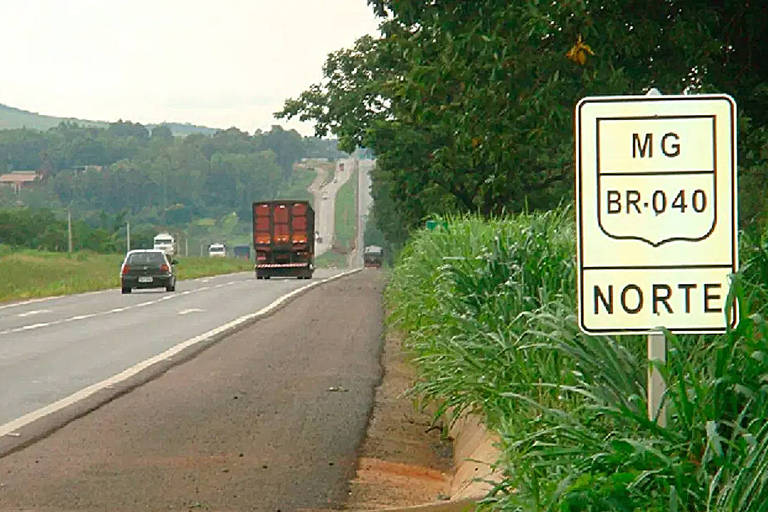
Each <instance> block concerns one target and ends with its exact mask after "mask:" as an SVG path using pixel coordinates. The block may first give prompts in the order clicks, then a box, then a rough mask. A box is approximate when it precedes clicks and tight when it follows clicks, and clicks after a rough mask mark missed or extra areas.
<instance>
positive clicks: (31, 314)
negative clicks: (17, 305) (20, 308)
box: [16, 309, 51, 318]
mask: <svg viewBox="0 0 768 512" xmlns="http://www.w3.org/2000/svg"><path fill="white" fill-rule="evenodd" d="M50 312H51V310H50V309H35V310H34V311H27V312H26V313H19V314H18V315H16V316H18V317H20V318H25V317H28V316H34V315H40V314H43V313H50Z"/></svg>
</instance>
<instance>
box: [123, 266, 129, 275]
mask: <svg viewBox="0 0 768 512" xmlns="http://www.w3.org/2000/svg"><path fill="white" fill-rule="evenodd" d="M129 270H130V268H129V267H128V265H123V275H125V274H127V273H128V271H129Z"/></svg>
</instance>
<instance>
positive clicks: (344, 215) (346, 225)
mask: <svg viewBox="0 0 768 512" xmlns="http://www.w3.org/2000/svg"><path fill="white" fill-rule="evenodd" d="M334 203H335V211H334V231H335V238H334V247H337V248H339V249H341V250H343V251H345V252H347V251H348V250H350V249H352V248H354V246H355V241H356V239H355V236H356V234H357V173H352V176H351V177H350V178H349V180H347V182H346V183H344V184H343V185H342V186H341V187H340V188H339V190H338V192H336V200H335V201H334Z"/></svg>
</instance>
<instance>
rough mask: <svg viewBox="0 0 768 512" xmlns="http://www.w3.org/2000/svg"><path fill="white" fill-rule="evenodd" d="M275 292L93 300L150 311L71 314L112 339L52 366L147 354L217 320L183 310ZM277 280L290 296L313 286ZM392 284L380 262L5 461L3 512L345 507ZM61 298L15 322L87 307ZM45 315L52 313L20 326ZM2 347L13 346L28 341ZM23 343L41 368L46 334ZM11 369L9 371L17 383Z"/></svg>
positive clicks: (236, 285) (247, 285)
mask: <svg viewBox="0 0 768 512" xmlns="http://www.w3.org/2000/svg"><path fill="white" fill-rule="evenodd" d="M198 284H199V285H200V287H201V288H202V287H203V283H198ZM261 284H262V282H261V281H258V282H256V281H253V280H250V279H247V278H246V277H245V276H240V277H239V278H233V277H231V276H226V277H222V278H219V279H216V280H211V281H209V282H208V283H205V285H206V286H207V289H205V290H202V291H198V292H196V293H190V294H188V295H178V298H173V299H168V300H164V301H162V302H159V303H153V304H149V305H147V306H138V304H140V303H141V302H144V301H146V300H147V299H158V298H160V297H164V296H166V295H165V294H159V295H150V294H136V295H135V296H131V297H128V298H122V297H114V296H113V295H117V294H116V293H110V292H106V293H103V294H91V295H87V296H86V297H80V302H83V301H84V302H87V303H93V304H96V305H100V307H95V308H93V309H94V310H99V311H104V310H107V309H108V308H110V307H113V306H114V305H115V302H114V301H118V303H119V304H122V305H123V307H125V306H126V305H129V306H130V305H134V306H136V307H135V308H134V309H138V310H139V311H137V312H135V313H131V317H133V315H134V314H135V315H138V316H136V317H135V319H134V320H131V321H128V320H125V319H122V320H121V318H123V317H124V316H127V315H124V314H123V313H126V312H125V311H123V312H119V313H114V314H105V315H102V316H101V317H99V318H95V317H94V322H88V323H82V324H79V323H80V322H87V319H85V320H73V321H71V322H70V323H72V324H79V325H80V327H78V328H77V329H78V330H79V331H81V332H86V331H88V329H93V330H95V331H97V332H96V333H94V334H92V335H89V339H90V337H91V336H92V337H93V338H94V340H96V339H97V338H99V337H101V338H102V340H101V345H98V343H97V342H96V341H93V342H88V344H89V348H88V349H87V350H85V351H83V349H80V348H79V347H78V345H79V344H80V343H81V342H79V341H70V342H68V343H67V342H62V344H61V345H60V346H58V347H57V348H55V349H54V350H53V352H54V353H56V354H59V356H60V357H61V358H63V359H62V363H61V364H58V365H56V364H54V363H53V362H51V363H49V368H53V367H56V368H59V370H60V371H62V372H64V373H67V372H66V370H64V369H62V368H64V367H66V366H68V365H69V364H73V365H74V364H76V360H77V359H78V357H77V356H76V355H68V354H66V353H68V352H69V351H76V353H77V354H79V358H80V359H86V360H89V359H91V357H93V356H95V354H96V353H98V352H105V353H108V354H111V353H113V352H121V353H122V352H125V351H126V347H128V346H133V345H138V346H142V345H145V344H146V343H145V342H144V338H148V337H153V338H155V339H157V340H158V341H157V342H156V343H162V342H161V341H159V340H164V339H170V338H174V337H176V334H175V333H176V331H177V330H183V329H186V328H187V325H186V324H202V323H205V322H204V321H203V318H202V315H201V316H191V315H192V314H191V313H189V315H182V316H179V315H180V311H184V310H190V309H192V308H195V307H199V308H200V309H205V307H208V308H213V306H214V305H215V303H216V302H217V301H218V302H219V303H220V304H219V307H220V309H224V310H231V309H233V308H238V307H240V306H239V305H238V304H237V303H238V302H240V301H242V300H246V299H245V297H246V296H248V295H249V294H250V295H258V293H254V290H255V288H258V285H261ZM265 284H266V285H275V286H274V288H276V289H277V288H282V289H286V288H289V287H291V286H293V285H295V284H297V283H296V282H295V281H284V282H281V281H275V280H272V281H271V282H270V281H267V282H266V283H265ZM382 286H383V278H382V277H381V274H380V273H379V272H376V271H373V270H369V269H367V270H363V271H362V272H358V273H355V274H352V275H350V276H347V277H343V278H341V279H338V280H334V281H331V282H328V283H323V284H320V285H319V286H317V287H315V288H313V289H311V290H309V291H307V292H306V293H305V294H303V295H301V296H299V297H297V298H296V299H294V300H293V301H292V302H290V303H289V304H287V305H286V306H284V307H282V308H281V309H279V310H278V311H277V312H276V313H274V314H273V315H271V316H269V317H267V318H264V319H261V320H259V321H257V322H255V323H253V324H251V325H249V326H248V327H245V328H243V329H241V330H239V331H238V332H236V333H234V334H232V335H230V336H227V337H226V338H224V339H222V340H220V341H219V342H217V343H215V344H213V345H211V346H210V347H209V348H207V349H206V350H204V351H203V352H201V353H199V354H197V355H196V356H195V357H193V358H192V359H189V360H188V361H186V362H184V363H181V364H179V365H177V366H174V367H172V368H170V369H169V370H168V371H167V372H166V373H164V374H162V375H160V376H158V377H157V378H156V379H154V380H151V381H150V382H147V383H145V384H143V385H140V386H138V387H136V388H134V389H132V390H130V391H129V392H127V393H125V394H123V395H121V396H119V397H117V398H115V399H114V400H112V401H110V402H108V403H106V404H104V405H102V406H101V407H99V408H98V409H96V410H95V411H93V412H91V413H90V414H87V415H85V416H83V417H81V418H79V419H75V420H74V421H72V422H70V423H68V424H67V425H65V426H63V427H62V428H61V429H59V430H57V431H55V432H53V433H52V434H51V435H50V436H48V437H47V438H45V439H43V440H40V441H38V442H36V443H34V444H32V445H30V446H27V447H25V448H22V449H19V450H17V451H15V452H13V453H11V454H9V455H6V456H5V457H2V458H0V510H38V511H41V510H45V511H49V510H89V511H91V510H93V511H96V510H98V511H103V510H109V511H129V510H130V511H135V510H259V511H261V510H263V511H273V512H274V511H283V512H285V511H291V510H301V509H313V510H316V509H327V508H338V507H340V506H342V505H343V503H344V500H345V497H346V494H347V492H348V490H347V482H348V480H349V479H350V478H351V477H352V476H353V475H354V469H355V462H356V456H355V452H356V449H357V448H358V446H359V444H360V442H361V440H362V437H363V435H364V432H365V428H366V424H367V421H368V415H369V412H370V410H371V407H372V399H373V393H374V387H375V385H376V384H377V383H378V381H379V379H380V371H381V370H380V366H379V353H380V350H381V323H382V305H381V289H382ZM217 287H218V288H217ZM182 289H185V287H182ZM186 289H187V290H191V287H190V288H186ZM197 289H198V290H199V288H197ZM209 292H210V294H211V298H210V299H206V300H205V301H203V296H206V295H208V293H209ZM194 297H197V298H194ZM193 298H194V299H193ZM123 299H125V300H126V301H129V302H120V301H122V300H123ZM254 300H255V299H254ZM58 302H59V303H58V305H55V304H56V301H48V302H45V301H44V302H39V303H35V304H29V305H27V306H16V307H13V308H6V309H4V310H2V311H4V315H3V318H4V320H3V321H4V322H7V323H4V326H3V329H6V330H7V329H9V328H13V327H12V326H13V325H18V324H19V320H14V321H13V322H11V321H10V320H9V319H8V316H10V315H8V313H9V312H10V311H13V312H14V313H17V314H16V315H15V316H16V317H17V318H19V317H18V313H30V312H31V311H34V309H33V308H36V309H37V310H43V309H50V310H52V312H51V314H50V315H51V318H50V319H49V320H53V318H54V317H55V318H59V319H64V318H66V317H68V315H69V314H71V313H73V312H76V311H81V310H80V309H78V308H77V307H75V306H74V305H72V303H71V302H72V301H71V300H70V299H69V298H68V299H60V300H59V301H58ZM59 307H60V309H61V311H59ZM73 307H74V308H75V309H76V311H68V308H73ZM253 307H258V306H251V308H253ZM19 308H22V309H19ZM53 310H56V311H57V313H56V314H55V315H54V314H53ZM129 311H132V310H129ZM231 313H232V314H236V312H235V311H231ZM37 315H43V313H38V314H35V315H30V316H28V317H20V318H34V317H35V316H37ZM113 316H114V317H116V318H112V317H113ZM150 317H158V320H157V321H153V320H151V319H150ZM69 318H71V317H69ZM42 319H43V318H42V317H41V318H39V319H35V320H34V321H40V320H42ZM30 321H32V320H30ZM146 322H149V324H146ZM97 323H108V324H111V325H112V327H110V328H107V327H105V328H98V327H97V325H96V324H97ZM201 328H205V327H203V326H202V325H199V326H198V329H201ZM44 329H46V328H43V327H40V328H39V330H40V334H42V333H44ZM110 332H112V333H114V334H112V335H111V336H110V335H109V334H108V333H110ZM4 336H5V335H4ZM108 336H109V337H108ZM0 340H2V346H3V350H7V348H6V347H7V346H8V345H13V344H14V343H11V342H9V338H7V337H4V338H0ZM14 340H18V338H14ZM50 343H52V341H51V340H49V341H46V342H45V343H44V345H43V346H46V347H49V346H50ZM94 343H95V345H94ZM20 345H26V346H29V347H28V350H27V353H28V359H29V360H30V362H34V360H35V359H36V357H35V356H34V355H33V354H34V353H35V350H34V346H35V338H25V340H24V342H23V343H20ZM41 348H42V347H41ZM153 350H157V349H156V348H155V349H150V352H152V351H153ZM4 353H5V352H4ZM106 359H111V358H109V357H107V358H106ZM19 361H20V362H19V363H18V364H20V365H22V366H25V363H23V362H21V360H20V359H19ZM103 364H112V363H111V362H109V361H106V362H104V363H103ZM85 365H86V366H87V367H94V368H95V367H97V366H99V365H97V364H95V363H92V362H86V363H85ZM118 366H120V365H118ZM10 367H11V366H10V365H6V367H4V369H3V371H2V372H0V373H2V374H3V377H4V378H5V376H4V374H5V370H6V369H8V368H10ZM23 373H24V372H23V371H19V372H17V373H16V376H17V377H18V376H20V375H22V374H23ZM39 377H40V376H39V375H38V378H39ZM63 380H64V381H68V380H71V379H67V378H64V379H63ZM6 382H10V380H7V381H6ZM4 385H5V384H3V385H2V386H4ZM2 386H0V389H3V387H2ZM6 399H7V398H6Z"/></svg>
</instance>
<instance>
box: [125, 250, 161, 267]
mask: <svg viewBox="0 0 768 512" xmlns="http://www.w3.org/2000/svg"><path fill="white" fill-rule="evenodd" d="M163 263H165V258H163V254H162V253H160V252H135V253H133V254H131V255H130V256H128V264H129V265H162V264H163Z"/></svg>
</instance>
